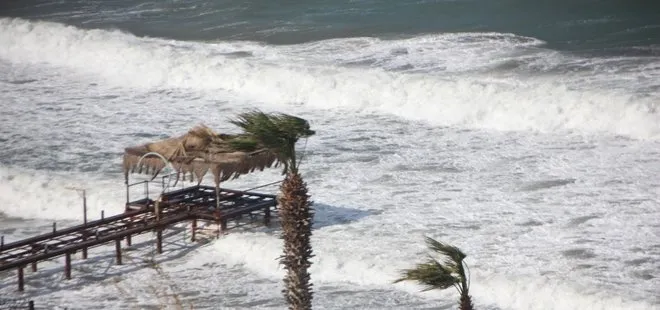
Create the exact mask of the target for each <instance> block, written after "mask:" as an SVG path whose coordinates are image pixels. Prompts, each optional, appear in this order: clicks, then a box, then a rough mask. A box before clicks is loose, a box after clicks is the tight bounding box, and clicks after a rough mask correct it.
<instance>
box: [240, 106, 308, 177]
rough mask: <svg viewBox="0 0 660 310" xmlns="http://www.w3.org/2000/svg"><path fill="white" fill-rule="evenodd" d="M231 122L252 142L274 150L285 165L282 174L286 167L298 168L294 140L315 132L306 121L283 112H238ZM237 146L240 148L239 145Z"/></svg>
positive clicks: (294, 169) (296, 140)
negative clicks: (252, 140)
mask: <svg viewBox="0 0 660 310" xmlns="http://www.w3.org/2000/svg"><path fill="white" fill-rule="evenodd" d="M230 122H231V123H232V124H234V125H236V126H238V127H240V128H241V129H243V131H244V132H245V134H247V136H248V137H249V138H250V139H254V140H255V141H254V142H255V143H258V144H260V145H263V146H264V147H266V148H268V149H269V150H270V151H271V152H274V153H276V154H277V155H278V157H279V158H280V161H282V162H283V163H284V165H285V173H286V172H287V171H288V169H292V170H293V171H297V169H298V166H297V161H296V154H295V144H296V142H298V140H300V139H301V138H307V137H310V136H312V135H314V134H315V132H314V131H313V130H311V129H310V127H309V122H307V120H305V119H302V118H300V117H296V116H293V115H289V114H284V113H264V112H262V111H259V110H252V111H249V112H245V113H242V114H239V115H238V117H237V118H236V119H234V120H230ZM236 146H237V147H238V148H240V147H242V145H236ZM247 146H249V144H247ZM243 150H244V149H243Z"/></svg>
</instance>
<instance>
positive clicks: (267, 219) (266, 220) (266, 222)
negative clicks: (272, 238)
mask: <svg viewBox="0 0 660 310" xmlns="http://www.w3.org/2000/svg"><path fill="white" fill-rule="evenodd" d="M269 224H270V207H266V209H264V225H266V226H268V225H269Z"/></svg>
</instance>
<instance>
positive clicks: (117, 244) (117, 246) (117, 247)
mask: <svg viewBox="0 0 660 310" xmlns="http://www.w3.org/2000/svg"><path fill="white" fill-rule="evenodd" d="M115 252H116V254H117V256H116V259H117V265H121V239H116V240H115Z"/></svg>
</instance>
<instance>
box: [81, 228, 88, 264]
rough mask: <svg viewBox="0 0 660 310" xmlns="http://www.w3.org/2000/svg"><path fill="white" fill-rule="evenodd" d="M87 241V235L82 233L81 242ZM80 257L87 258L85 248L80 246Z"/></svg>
mask: <svg viewBox="0 0 660 310" xmlns="http://www.w3.org/2000/svg"><path fill="white" fill-rule="evenodd" d="M85 234H87V231H85ZM85 241H87V236H86V235H83V237H82V242H85ZM82 259H87V248H86V247H85V248H82Z"/></svg>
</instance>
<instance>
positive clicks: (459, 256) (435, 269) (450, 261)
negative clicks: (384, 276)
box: [394, 237, 474, 310]
mask: <svg viewBox="0 0 660 310" xmlns="http://www.w3.org/2000/svg"><path fill="white" fill-rule="evenodd" d="M425 239H426V244H427V246H428V247H429V249H430V250H431V251H433V252H435V253H437V254H440V255H442V256H444V257H442V260H441V261H438V260H436V259H435V258H433V257H432V256H430V255H429V259H428V260H427V261H426V262H424V263H421V264H417V266H415V268H412V269H406V270H404V271H403V272H402V274H401V278H399V279H397V280H396V281H394V283H398V282H401V281H417V282H418V283H420V284H423V285H425V286H426V288H424V290H423V291H429V290H432V289H439V290H444V289H447V288H450V287H452V286H453V287H454V288H456V290H457V291H458V293H459V294H460V295H461V299H460V302H459V305H460V307H459V309H461V310H472V309H474V306H473V305H472V298H471V297H470V293H469V289H470V283H469V281H470V280H469V275H468V276H467V277H466V275H465V270H466V269H467V264H465V262H463V259H465V257H466V255H465V254H464V253H463V252H462V251H461V250H460V249H459V248H457V247H455V246H451V245H448V244H444V243H441V242H438V241H435V240H433V239H431V238H429V237H426V238H425Z"/></svg>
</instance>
